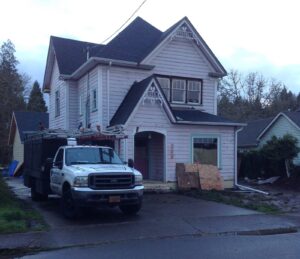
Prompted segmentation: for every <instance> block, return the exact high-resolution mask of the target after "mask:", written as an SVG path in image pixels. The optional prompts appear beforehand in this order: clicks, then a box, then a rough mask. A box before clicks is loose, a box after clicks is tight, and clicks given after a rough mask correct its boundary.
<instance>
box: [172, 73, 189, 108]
mask: <svg viewBox="0 0 300 259" xmlns="http://www.w3.org/2000/svg"><path fill="white" fill-rule="evenodd" d="M176 81H181V82H183V83H184V89H176V88H175V87H174V82H176ZM174 90H175V91H176V90H179V91H183V101H174V99H173V97H174ZM171 102H172V103H180V104H185V103H186V80H185V79H181V78H172V100H171Z"/></svg>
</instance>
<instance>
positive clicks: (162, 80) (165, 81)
mask: <svg viewBox="0 0 300 259" xmlns="http://www.w3.org/2000/svg"><path fill="white" fill-rule="evenodd" d="M157 80H158V82H159V84H160V86H161V88H162V90H163V92H164V94H165V97H166V98H167V100H168V101H170V78H167V77H158V78H157Z"/></svg>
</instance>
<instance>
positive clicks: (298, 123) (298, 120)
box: [257, 111, 300, 140]
mask: <svg viewBox="0 0 300 259" xmlns="http://www.w3.org/2000/svg"><path fill="white" fill-rule="evenodd" d="M281 116H283V117H285V118H286V119H287V120H288V121H290V122H291V124H293V125H294V126H295V127H296V128H298V129H299V130H300V112H298V111H296V112H280V113H278V114H277V116H275V117H274V118H273V120H272V121H271V122H270V123H269V124H268V125H267V127H265V129H264V130H263V131H262V132H260V134H259V135H258V136H257V140H259V139H261V138H262V137H263V136H264V134H265V133H266V132H267V131H268V130H269V129H270V128H271V127H272V126H273V125H274V123H275V122H276V121H277V120H278V119H279V117H281Z"/></svg>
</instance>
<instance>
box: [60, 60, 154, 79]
mask: <svg viewBox="0 0 300 259" xmlns="http://www.w3.org/2000/svg"><path fill="white" fill-rule="evenodd" d="M96 65H106V66H116V67H125V68H135V69H142V70H152V69H153V68H154V66H152V65H144V64H139V63H137V62H131V61H124V60H117V59H108V58H98V57H91V58H90V59H88V60H87V61H86V62H85V63H84V64H82V65H81V66H80V67H79V68H78V69H76V70H75V71H74V72H73V73H72V74H71V75H66V74H61V75H60V79H63V80H77V79H79V78H80V77H82V76H83V75H84V74H85V73H87V72H88V71H89V70H91V69H93V68H94V67H95V66H96Z"/></svg>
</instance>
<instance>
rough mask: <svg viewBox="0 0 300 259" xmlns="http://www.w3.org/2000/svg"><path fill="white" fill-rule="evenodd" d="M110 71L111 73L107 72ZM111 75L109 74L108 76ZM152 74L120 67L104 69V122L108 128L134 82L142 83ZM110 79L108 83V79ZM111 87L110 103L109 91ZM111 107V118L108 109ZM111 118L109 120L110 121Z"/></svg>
mask: <svg viewBox="0 0 300 259" xmlns="http://www.w3.org/2000/svg"><path fill="white" fill-rule="evenodd" d="M108 69H109V72H108V71H107V70H108ZM108 73H109V74H108ZM151 74H152V72H149V71H147V72H145V71H143V70H137V69H127V68H118V67H109V68H108V67H105V68H104V69H103V77H102V78H103V92H102V93H103V96H102V100H103V121H104V125H105V126H107V125H108V123H109V121H110V120H111V118H112V117H113V116H114V114H115V112H116V111H117V109H118V107H119V106H120V104H121V102H122V101H123V99H124V97H125V96H126V94H127V92H128V91H129V89H130V87H131V86H132V84H133V83H134V81H141V80H143V79H145V78H146V77H148V76H150V75H151ZM108 75H109V79H108V82H107V78H108ZM107 87H109V102H108V91H107ZM108 105H109V116H108V109H107V107H108ZM108 118H109V119H108Z"/></svg>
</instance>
